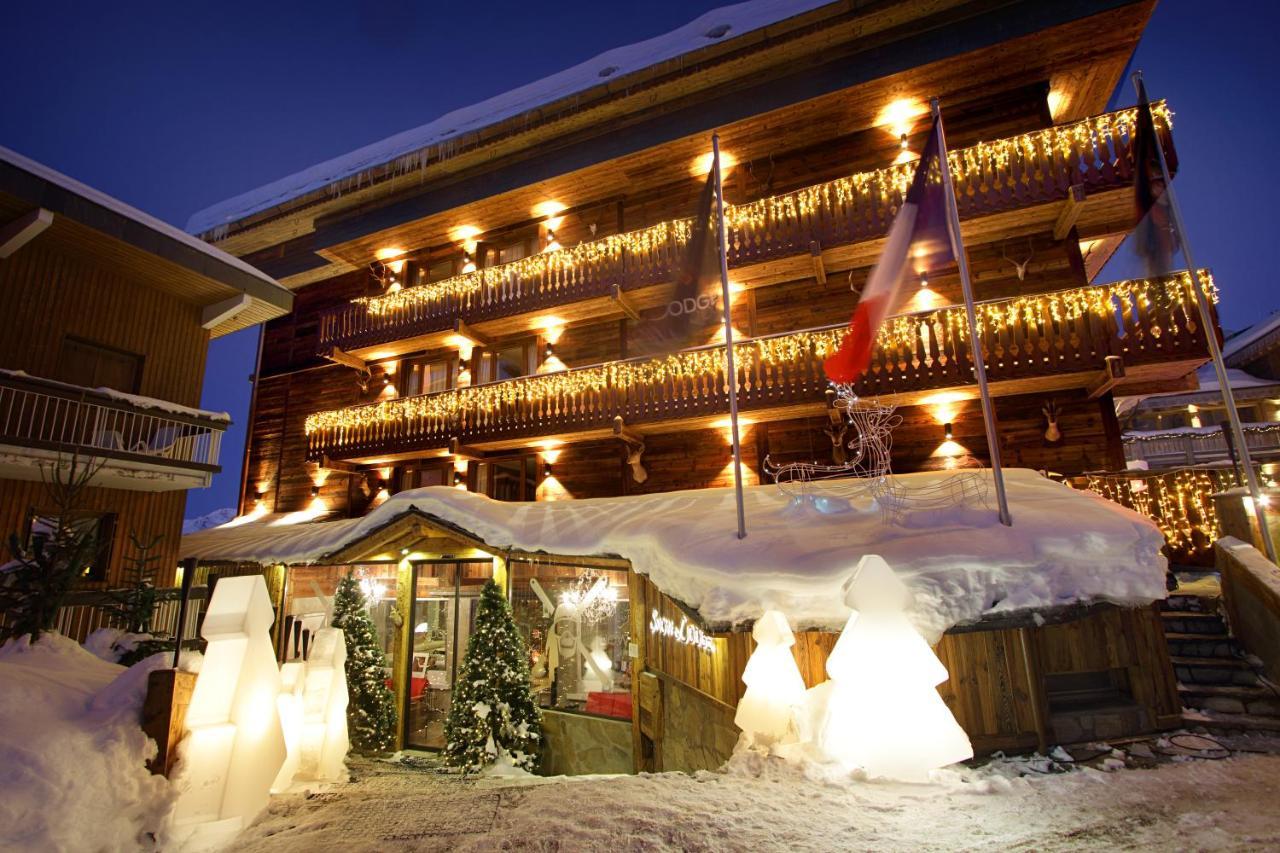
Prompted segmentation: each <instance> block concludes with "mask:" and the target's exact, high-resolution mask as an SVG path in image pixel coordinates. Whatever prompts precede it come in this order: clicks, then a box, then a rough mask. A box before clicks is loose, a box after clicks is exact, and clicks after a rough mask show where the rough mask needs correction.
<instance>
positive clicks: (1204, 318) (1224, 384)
mask: <svg viewBox="0 0 1280 853" xmlns="http://www.w3.org/2000/svg"><path fill="white" fill-rule="evenodd" d="M1132 79H1133V87H1134V89H1136V90H1137V92H1138V96H1139V98H1144V97H1145V96H1146V87H1145V86H1143V80H1142V72H1141V71H1135V72H1133V78H1132ZM1155 149H1156V157H1157V159H1158V160H1159V161H1160V177H1161V178H1162V179H1163V180H1164V192H1163V193H1162V195H1167V196H1168V197H1169V213H1170V216H1171V218H1172V219H1173V227H1174V230H1175V231H1177V232H1178V244H1179V245H1180V246H1181V247H1182V255H1183V257H1185V258H1186V260H1187V268H1188V270H1189V271H1190V272H1191V284H1192V290H1193V291H1194V292H1195V295H1196V307H1197V308H1199V309H1200V328H1202V329H1204V337H1205V340H1206V341H1208V343H1209V357H1210V358H1211V359H1212V360H1213V372H1214V373H1215V374H1216V375H1217V377H1218V387H1219V388H1220V389H1222V402H1223V404H1224V405H1226V407H1227V420H1228V421H1230V423H1231V434H1232V435H1233V436H1234V437H1235V442H1236V449H1237V450H1238V451H1239V453H1240V464H1241V466H1242V467H1243V468H1244V476H1245V482H1246V483H1248V486H1249V496H1250V497H1251V498H1252V501H1253V513H1254V515H1255V516H1256V517H1257V519H1258V532H1259V533H1260V534H1261V535H1262V544H1263V546H1264V548H1265V549H1266V552H1267V558H1268V559H1269V560H1271V562H1273V563H1274V562H1276V546H1275V543H1274V542H1273V541H1272V539H1271V530H1270V528H1268V527H1267V513H1266V509H1265V508H1264V507H1263V505H1262V500H1263V496H1262V489H1261V488H1260V487H1259V485H1258V474H1257V472H1256V471H1254V470H1253V459H1252V457H1251V456H1250V454H1249V444H1248V442H1247V441H1245V436H1244V427H1242V426H1241V425H1240V413H1239V412H1238V411H1237V410H1236V395H1235V392H1233V391H1232V390H1231V383H1230V382H1229V381H1228V378H1227V365H1226V362H1224V361H1223V360H1222V348H1221V347H1220V346H1218V334H1217V331H1216V330H1215V327H1214V324H1213V316H1212V314H1211V313H1210V311H1209V300H1208V298H1207V297H1206V296H1205V291H1204V283H1203V282H1201V280H1200V269H1199V268H1198V267H1197V266H1196V262H1195V260H1193V259H1192V257H1191V243H1190V242H1189V241H1188V240H1187V229H1186V226H1184V225H1183V223H1182V208H1181V207H1179V206H1178V196H1177V194H1176V193H1175V192H1174V190H1173V178H1172V177H1170V175H1169V162H1168V161H1167V160H1166V159H1165V156H1164V146H1163V145H1161V144H1160V140H1159V138H1158V137H1157V139H1156V145H1155Z"/></svg>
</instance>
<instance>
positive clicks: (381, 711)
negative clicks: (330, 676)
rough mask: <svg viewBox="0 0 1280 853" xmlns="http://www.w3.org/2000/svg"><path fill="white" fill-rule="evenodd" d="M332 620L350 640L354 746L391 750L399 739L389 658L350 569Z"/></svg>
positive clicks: (340, 585)
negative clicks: (397, 736) (388, 665)
mask: <svg viewBox="0 0 1280 853" xmlns="http://www.w3.org/2000/svg"><path fill="white" fill-rule="evenodd" d="M331 622H332V624H333V627H335V628H340V629H341V630H342V634H343V637H344V638H345V639H346V642H347V692H348V693H349V695H350V701H349V703H348V704H347V731H348V733H349V736H350V738H351V748H352V749H353V750H355V751H356V752H360V753H364V754H366V755H370V754H377V753H382V752H390V751H391V750H392V749H394V748H395V742H396V701H395V694H393V693H392V692H391V691H390V690H389V689H388V688H387V681H386V678H387V676H386V665H387V659H386V655H384V654H383V652H382V646H380V645H379V644H378V635H377V634H376V633H374V629H373V620H372V619H370V618H369V610H368V605H367V604H366V603H365V597H364V592H363V591H362V590H361V589H360V583H359V582H358V581H357V580H356V579H355V576H354V574H352V573H350V572H348V573H347V576H346V577H344V578H342V580H340V581H338V591H337V593H335V595H334V597H333V619H332V620H331Z"/></svg>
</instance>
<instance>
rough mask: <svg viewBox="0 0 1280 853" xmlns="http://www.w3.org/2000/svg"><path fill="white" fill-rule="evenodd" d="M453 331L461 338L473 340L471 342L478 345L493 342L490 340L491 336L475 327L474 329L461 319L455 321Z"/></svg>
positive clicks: (484, 345) (488, 344) (487, 344)
mask: <svg viewBox="0 0 1280 853" xmlns="http://www.w3.org/2000/svg"><path fill="white" fill-rule="evenodd" d="M453 333H454V334H455V335H457V336H458V337H460V338H466V339H467V340H469V341H471V343H473V344H474V345H476V346H478V347H490V346H492V343H491V342H490V340H489V338H487V337H485V336H484V335H482V334H480V333H479V332H477V331H476V330H475V329H472V328H471V327H470V326H468V325H467V324H466V323H464V322H462V321H461V320H454V321H453Z"/></svg>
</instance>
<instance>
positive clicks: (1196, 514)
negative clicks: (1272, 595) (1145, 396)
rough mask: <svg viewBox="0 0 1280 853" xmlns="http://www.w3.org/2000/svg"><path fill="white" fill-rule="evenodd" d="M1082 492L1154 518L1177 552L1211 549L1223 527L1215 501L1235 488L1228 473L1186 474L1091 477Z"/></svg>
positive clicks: (1184, 471) (1182, 471) (1188, 470)
mask: <svg viewBox="0 0 1280 853" xmlns="http://www.w3.org/2000/svg"><path fill="white" fill-rule="evenodd" d="M1083 480H1084V488H1086V489H1088V490H1089V491H1091V492H1096V493H1097V494H1100V495H1102V496H1103V497H1104V498H1106V499H1107V500H1110V501H1114V502H1115V503H1118V504H1120V505H1121V506H1127V507H1129V508H1130V509H1132V510H1134V511H1135V512H1139V513H1142V514H1143V515H1145V516H1147V517H1148V518H1150V519H1151V520H1152V521H1154V522H1155V523H1156V525H1157V526H1158V527H1159V528H1160V532H1161V533H1163V534H1164V538H1165V541H1166V542H1168V543H1169V545H1170V547H1172V548H1174V549H1176V550H1185V551H1189V552H1193V553H1194V552H1195V551H1198V550H1203V549H1207V548H1210V547H1212V544H1213V542H1215V541H1216V540H1217V539H1218V538H1219V537H1220V536H1222V524H1221V522H1220V521H1219V519H1218V512H1217V509H1216V508H1215V507H1214V505H1213V498H1212V497H1211V496H1212V495H1213V494H1214V493H1215V492H1221V491H1223V490H1225V489H1230V488H1232V487H1233V486H1234V485H1235V480H1234V476H1233V474H1232V472H1231V471H1230V470H1228V469H1222V470H1215V469H1191V468H1182V469H1179V470H1176V471H1168V472H1164V473H1161V474H1145V473H1143V472H1138V471H1134V472H1132V473H1131V474H1088V475H1086V476H1085V477H1084V478H1083Z"/></svg>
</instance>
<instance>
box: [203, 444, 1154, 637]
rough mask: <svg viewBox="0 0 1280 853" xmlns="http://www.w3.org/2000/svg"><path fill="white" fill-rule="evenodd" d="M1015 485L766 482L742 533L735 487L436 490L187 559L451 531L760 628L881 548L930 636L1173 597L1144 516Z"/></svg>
mask: <svg viewBox="0 0 1280 853" xmlns="http://www.w3.org/2000/svg"><path fill="white" fill-rule="evenodd" d="M960 476H966V477H972V476H973V474H972V472H968V473H959V472H927V473H917V474H906V475H902V476H900V477H898V478H897V479H898V481H899V483H900V484H902V485H903V486H905V487H907V488H912V487H914V488H919V489H929V488H931V487H934V486H945V485H946V482H945V481H946V480H947V479H948V478H952V477H960ZM1005 479H1006V484H1007V488H1008V494H1009V505H1010V510H1011V512H1012V514H1013V526H1012V527H1004V526H1002V525H1001V524H1000V523H999V521H998V520H997V519H996V513H995V510H994V509H993V508H989V507H987V506H984V505H982V504H981V502H971V503H969V504H964V505H958V506H951V507H947V508H945V509H921V510H907V511H903V512H900V513H897V514H895V515H890V514H887V513H885V512H884V511H883V510H882V509H881V507H879V506H877V505H876V503H875V501H874V500H872V499H871V498H870V497H864V498H852V499H846V498H843V497H840V496H839V494H838V490H837V489H835V488H834V487H824V486H822V485H820V484H814V485H813V486H812V489H811V492H812V495H813V496H815V497H819V498H825V499H824V500H821V501H816V502H815V501H803V502H798V501H793V500H792V499H791V498H789V497H788V496H787V495H785V494H783V493H782V492H781V491H780V490H779V489H778V488H777V487H776V486H773V485H767V486H754V487H750V488H748V489H746V514H747V532H748V535H747V538H746V539H743V540H738V539H737V538H736V537H735V536H734V527H735V523H734V498H733V491H732V490H731V489H698V490H694V491H683V492H666V493H661V494H653V495H633V496H627V497H617V498H595V499H586V500H573V501H548V502H537V503H504V502H501V501H494V500H491V499H489V498H486V497H483V496H481V495H476V494H472V493H469V492H464V491H460V490H458V489H452V488H447V487H441V486H436V487H431V488H425V489H415V490H411V491H405V492H401V493H399V494H397V495H395V496H394V497H392V498H390V499H388V500H387V501H385V502H384V503H382V504H381V505H379V506H378V507H377V508H376V509H374V510H372V511H371V512H370V513H369V514H368V515H366V516H364V517H362V518H355V519H343V520H340V521H328V522H306V521H298V523H291V522H294V521H295V520H296V519H295V517H294V516H289V515H261V516H258V517H254V516H252V515H250V516H241V517H240V518H237V519H234V520H232V521H231V522H228V523H227V524H225V525H223V526H221V527H216V528H212V529H209V530H204V531H200V532H199V533H195V534H192V535H190V536H186V537H184V538H183V540H182V555H183V556H184V557H196V558H198V559H200V560H201V561H205V562H238V563H261V564H264V565H266V564H285V565H299V564H333V563H335V562H343V561H344V560H349V561H352V562H354V561H355V560H357V559H358V560H368V559H372V558H373V556H372V555H374V554H375V553H380V552H385V554H383V556H382V558H384V559H399V558H400V554H401V553H405V552H406V551H407V549H410V548H411V547H412V545H411V542H412V540H413V537H414V536H421V537H424V538H429V537H431V536H437V537H441V536H443V537H447V538H450V539H453V540H460V541H462V542H465V543H469V544H471V545H474V546H475V547H476V548H477V549H478V550H479V551H482V552H487V553H491V554H495V555H500V556H506V557H511V556H518V555H530V554H538V553H551V554H556V555H572V556H578V557H583V558H614V559H621V560H625V561H627V562H628V563H629V564H630V566H631V568H632V569H633V570H634V571H636V572H638V573H640V574H644V575H647V576H648V577H649V578H650V580H651V581H652V582H653V583H654V584H655V585H656V586H657V587H658V588H659V589H660V590H661V591H662V592H664V593H666V594H667V595H669V596H672V597H673V598H676V599H679V600H680V601H682V602H684V603H686V604H687V605H689V606H690V607H692V608H695V609H696V610H697V611H698V612H699V614H700V615H701V617H702V618H703V619H704V620H705V621H706V622H707V623H708V625H709V626H712V627H723V626H729V625H733V624H739V623H744V622H748V621H752V620H754V619H755V618H756V617H758V616H759V615H760V613H761V612H763V610H764V609H765V608H769V607H772V608H777V609H780V610H782V611H783V612H785V613H787V615H788V616H789V617H790V619H791V622H792V624H793V625H795V626H797V627H798V628H822V629H829V630H838V629H839V628H840V627H841V626H842V625H843V624H844V622H845V621H846V620H847V618H848V615H849V610H848V608H847V607H846V606H845V605H844V604H843V598H844V596H843V594H842V591H841V588H842V586H843V585H844V584H845V582H846V581H848V580H849V578H850V576H851V575H852V573H853V570H854V567H855V566H856V565H857V564H858V560H859V559H860V558H861V557H862V556H863V555H865V554H879V555H880V556H882V557H884V558H885V560H887V561H888V562H889V564H890V565H891V566H892V567H893V568H894V570H895V571H897V572H898V573H899V574H900V575H902V577H903V579H904V580H905V581H906V582H907V583H908V584H909V585H910V587H911V588H912V590H913V592H914V593H915V604H914V606H913V610H912V612H911V617H912V619H913V621H914V622H915V624H916V626H917V628H918V629H919V630H920V631H921V632H922V633H923V634H924V635H925V636H926V637H927V638H929V639H930V640H936V639H937V638H938V637H940V636H941V634H942V633H943V632H944V631H946V630H947V629H948V628H950V627H952V626H954V625H958V624H962V623H967V622H974V621H977V620H979V619H981V618H983V617H984V616H991V615H998V614H1001V613H1009V612H1013V611H1020V610H1035V609H1047V608H1051V607H1058V606H1062V605H1068V604H1073V603H1077V602H1090V601H1096V600H1105V601H1111V602H1114V603H1117V604H1122V605H1143V604H1147V603H1149V602H1151V601H1154V600H1156V599H1159V598H1163V597H1164V595H1165V585H1164V577H1165V571H1166V561H1165V558H1164V557H1163V556H1162V555H1161V552H1160V549H1161V546H1162V545H1163V544H1164V538H1163V536H1162V535H1161V534H1160V531H1159V529H1158V528H1157V527H1156V526H1155V524H1154V523H1152V522H1151V521H1150V520H1148V519H1147V518H1145V517H1143V516H1140V515H1138V514H1137V513H1134V512H1132V511H1130V510H1128V509H1125V508H1124V507H1121V506H1119V505H1118V504H1114V503H1111V502H1109V501H1106V500H1104V499H1102V498H1101V497H1098V496H1097V495H1094V494H1092V493H1089V492H1083V491H1076V490H1074V489H1071V488H1070V487H1068V486H1064V485H1062V484H1060V483H1055V482H1053V481H1051V480H1048V479H1045V478H1044V477H1041V476H1040V475H1039V474H1037V473H1035V472H1034V471H1029V470H1023V469H1008V470H1006V471H1005ZM824 488H829V489H830V492H829V493H825V492H824ZM819 507H820V508H819ZM295 515H296V514H295ZM357 555H358V556H357Z"/></svg>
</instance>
